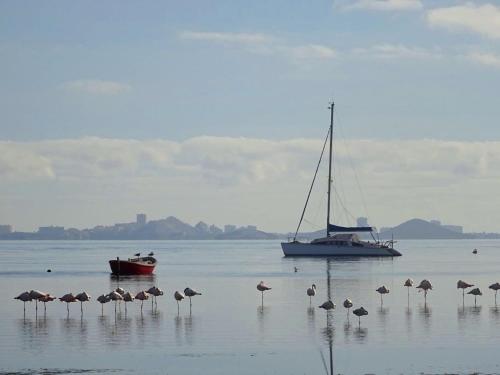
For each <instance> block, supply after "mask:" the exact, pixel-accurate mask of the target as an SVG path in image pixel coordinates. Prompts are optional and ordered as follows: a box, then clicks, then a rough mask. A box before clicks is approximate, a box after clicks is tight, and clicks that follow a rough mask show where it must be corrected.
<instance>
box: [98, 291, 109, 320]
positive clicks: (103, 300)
mask: <svg viewBox="0 0 500 375" xmlns="http://www.w3.org/2000/svg"><path fill="white" fill-rule="evenodd" d="M109 301H111V298H110V297H109V295H104V294H101V295H100V296H99V297H97V302H99V303H100V304H101V314H102V315H104V304H105V303H108V302H109Z"/></svg>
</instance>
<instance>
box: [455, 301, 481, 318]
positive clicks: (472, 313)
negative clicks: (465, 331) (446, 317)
mask: <svg viewBox="0 0 500 375" xmlns="http://www.w3.org/2000/svg"><path fill="white" fill-rule="evenodd" d="M481 310H482V306H464V305H462V306H459V307H457V317H458V320H464V319H467V318H468V317H473V318H477V317H479V316H480V315H481Z"/></svg>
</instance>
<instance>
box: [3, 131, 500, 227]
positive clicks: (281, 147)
mask: <svg viewBox="0 0 500 375" xmlns="http://www.w3.org/2000/svg"><path fill="white" fill-rule="evenodd" d="M321 146H322V141H321V140H317V139H289V140H281V141H279V140H267V139H249V138H226V137H209V136H203V137H195V138H190V139H187V140H185V141H182V142H177V141H171V140H162V139H158V140H131V139H129V140H127V139H105V138H92V137H89V138H82V139H63V140H46V141H38V142H7V141H2V142H0V179H1V180H2V182H3V184H2V187H1V188H0V193H1V196H2V198H1V199H0V200H1V202H2V205H3V207H4V211H3V214H4V215H5V217H15V216H16V213H15V212H18V211H20V210H21V208H22V209H24V210H26V209H28V211H24V212H30V216H33V217H34V218H37V213H36V212H35V211H36V210H34V209H33V207H32V205H31V203H29V202H30V201H33V200H35V201H40V202H42V203H41V204H42V205H46V206H48V207H59V209H61V210H64V209H65V208H64V207H66V206H67V205H68V203H67V202H71V204H70V207H71V213H67V215H68V217H67V218H64V217H65V216H64V215H62V214H61V215H62V216H61V217H62V219H61V221H63V222H62V223H63V224H64V223H68V222H71V220H75V219H74V213H75V212H78V213H79V214H78V215H77V216H78V217H79V220H82V222H76V223H74V225H77V224H81V226H85V225H90V224H95V223H97V222H101V223H102V222H111V221H112V219H106V220H102V218H101V219H100V221H99V220H98V219H96V218H95V216H93V215H96V213H95V211H96V210H97V209H100V210H103V211H104V212H105V215H108V217H123V216H126V217H127V216H128V215H132V213H134V212H136V211H137V210H139V211H141V210H145V211H146V212H148V213H150V214H151V213H154V214H156V215H157V216H162V215H167V214H174V215H178V216H180V217H182V218H186V219H188V220H189V219H192V220H193V221H196V220H197V219H204V220H207V221H211V222H215V223H220V224H223V223H224V222H231V221H233V222H236V223H238V222H240V223H242V224H244V223H254V224H258V225H259V226H261V227H263V228H265V229H268V230H283V231H284V230H287V229H289V228H292V227H293V226H294V225H295V223H296V218H297V215H298V212H299V210H300V208H301V205H302V204H303V199H304V196H305V192H306V189H307V187H308V184H309V183H310V179H311V178H312V173H313V171H314V167H315V163H316V162H317V158H318V157H319V151H320V149H321ZM335 149H336V152H335V161H336V162H335V166H336V167H335V178H334V181H335V186H336V189H337V192H338V194H339V195H340V196H342V197H343V201H344V203H345V204H346V205H347V207H349V211H350V212H351V213H352V215H353V216H361V215H365V214H366V212H365V210H364V208H363V205H362V200H361V198H362V197H360V194H359V190H358V187H357V184H356V180H359V181H360V184H361V186H362V190H363V191H364V193H363V194H364V196H365V197H366V198H367V200H368V202H369V207H370V211H369V212H368V214H369V216H370V218H373V219H374V222H376V223H377V224H378V225H379V226H380V225H387V224H397V223H398V222H399V221H401V220H405V219H408V218H411V217H415V216H420V217H424V218H433V217H436V218H442V219H443V220H445V221H448V222H450V221H451V222H452V223H458V224H465V225H466V226H468V228H469V229H477V230H479V229H486V230H488V229H490V230H494V229H495V228H485V227H484V225H487V224H485V222H484V217H486V216H487V217H489V222H490V224H491V225H493V224H492V223H495V222H499V221H500V214H498V213H497V212H496V211H497V210H496V209H495V208H494V207H497V206H498V205H495V204H493V203H492V201H494V200H495V199H496V196H497V193H498V191H499V190H500V142H454V141H440V140H405V141H392V140H391V141H389V140H349V141H344V142H340V141H339V142H336V144H335ZM351 167H354V169H353V168H351ZM325 179H326V171H325V170H322V172H321V173H320V176H319V180H318V181H319V183H318V187H317V191H316V193H315V194H316V195H315V196H316V197H317V201H316V202H315V203H314V202H313V203H311V206H310V207H324V202H323V201H324V200H323V197H324V192H325V186H326V183H325ZM47 186H50V187H51V188H50V190H47ZM26 190H28V191H30V192H29V194H27V195H26V196H23V195H21V196H20V195H19V194H20V193H19V191H26ZM56 191H57V192H59V193H58V194H55V193H54V192H56ZM480 197H481V199H479V198H480ZM61 200H64V202H65V203H64V204H63V203H61ZM12 202H15V205H14V204H13V203H12ZM92 202H93V203H92ZM322 202H323V206H321V204H322ZM92 205H95V206H92ZM24 206H26V207H24ZM29 207H31V208H29ZM44 207H45V206H44ZM89 207H94V208H93V209H92V210H90V208H89ZM96 207H97V208H96ZM86 209H88V210H89V212H87V213H85V212H86V211H85V210H86ZM10 210H12V212H11V211H10ZM21 211H22V210H21ZM51 211H52V212H53V213H54V214H55V213H56V212H58V211H57V209H52V210H48V209H44V210H43V212H41V213H38V215H39V216H41V217H44V218H46V217H47V215H50V214H51ZM313 211H314V212H315V213H316V214H315V215H316V216H314V215H313V216H314V217H315V218H316V219H317V222H318V225H321V223H322V220H323V216H322V215H321V214H318V212H322V211H321V209H319V208H316V209H313ZM336 212H339V211H338V210H337V211H336ZM99 217H100V216H99ZM447 217H448V218H450V219H448V220H446V218H447ZM338 218H339V220H341V221H342V220H344V219H343V218H342V217H341V216H339V217H338ZM481 218H483V219H481ZM0 219H2V218H1V217H0ZM309 219H310V220H312V219H311V218H309ZM19 220H21V218H19ZM345 220H348V218H347V216H346V219H345ZM3 221H7V219H5V218H4V219H3ZM7 222H8V221H7ZM37 223H38V224H43V223H40V222H37ZM44 223H45V224H48V223H53V222H52V221H50V222H48V223H47V222H44ZM59 223H61V222H59ZM14 224H16V223H14ZM344 224H349V223H348V222H345V223H344ZM310 229H314V228H310ZM496 229H497V230H500V228H496Z"/></svg>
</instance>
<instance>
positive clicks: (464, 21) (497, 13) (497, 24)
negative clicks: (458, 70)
mask: <svg viewBox="0 0 500 375" xmlns="http://www.w3.org/2000/svg"><path fill="white" fill-rule="evenodd" d="M427 21H428V22H429V24H430V25H431V26H435V27H442V28H446V29H449V30H453V31H455V30H458V31H471V32H474V33H477V34H480V35H482V36H485V37H488V38H493V39H499V38H500V7H498V6H495V5H492V4H483V5H480V4H477V3H473V2H469V3H466V4H464V5H457V6H452V7H446V8H436V9H432V10H429V11H428V13H427Z"/></svg>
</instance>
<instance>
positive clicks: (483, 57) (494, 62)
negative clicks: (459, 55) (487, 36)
mask: <svg viewBox="0 0 500 375" xmlns="http://www.w3.org/2000/svg"><path fill="white" fill-rule="evenodd" d="M465 57H466V58H467V59H469V60H471V61H473V62H476V63H479V64H482V65H487V66H492V67H495V68H500V55H496V54H493V53H481V52H471V53H469V54H468V55H466V56H465Z"/></svg>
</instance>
